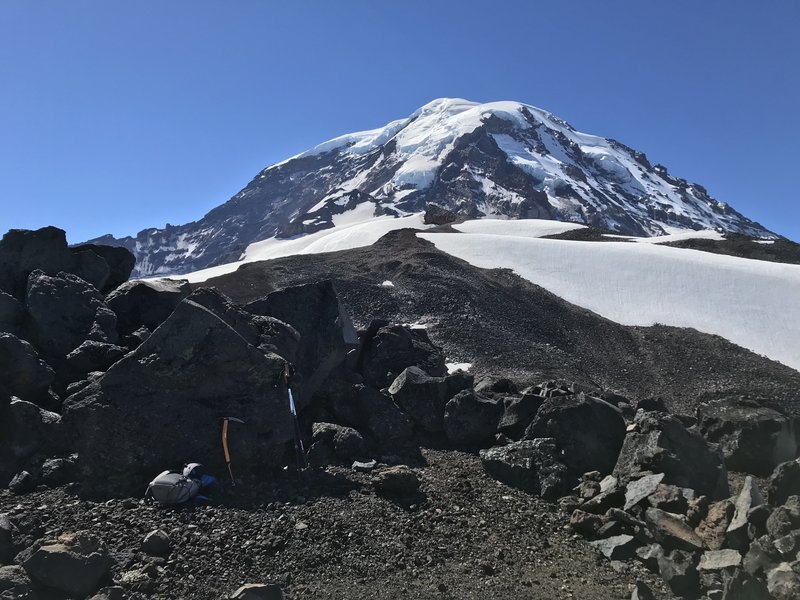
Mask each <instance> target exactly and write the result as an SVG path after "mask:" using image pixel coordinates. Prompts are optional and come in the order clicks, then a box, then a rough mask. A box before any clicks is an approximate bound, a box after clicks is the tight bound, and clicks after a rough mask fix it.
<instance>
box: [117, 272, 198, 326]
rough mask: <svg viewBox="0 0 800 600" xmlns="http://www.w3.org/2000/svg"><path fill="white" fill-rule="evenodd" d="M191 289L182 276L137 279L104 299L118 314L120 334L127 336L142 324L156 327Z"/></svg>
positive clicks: (121, 286)
mask: <svg viewBox="0 0 800 600" xmlns="http://www.w3.org/2000/svg"><path fill="white" fill-rule="evenodd" d="M191 293H192V288H191V287H190V286H189V282H188V281H186V280H185V279H179V280H176V279H155V280H151V281H143V280H137V281H128V282H126V283H123V284H122V285H120V286H119V287H118V288H116V289H115V290H114V291H112V292H111V293H110V294H108V296H106V302H107V303H108V306H109V307H110V308H111V310H113V311H114V312H115V313H116V315H117V330H118V331H119V333H120V335H124V336H127V335H130V334H131V333H133V332H134V331H136V330H137V329H139V328H140V327H142V326H144V327H147V329H149V330H150V331H153V330H154V329H156V328H157V327H158V326H159V325H161V323H163V322H164V321H165V320H166V319H167V317H169V316H170V314H172V311H173V310H175V307H176V306H178V303H180V301H181V300H183V299H184V298H186V297H187V296H188V295H189V294H191Z"/></svg>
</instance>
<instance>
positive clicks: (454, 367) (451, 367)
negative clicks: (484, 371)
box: [445, 362, 472, 375]
mask: <svg viewBox="0 0 800 600" xmlns="http://www.w3.org/2000/svg"><path fill="white" fill-rule="evenodd" d="M445 367H447V374H448V375H450V374H451V373H455V372H456V371H469V370H470V369H471V368H472V363H468V362H462V363H446V364H445Z"/></svg>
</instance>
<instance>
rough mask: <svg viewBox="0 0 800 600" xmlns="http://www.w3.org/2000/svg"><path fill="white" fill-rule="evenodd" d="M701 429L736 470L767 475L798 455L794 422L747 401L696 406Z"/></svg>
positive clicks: (729, 399) (730, 400)
mask: <svg viewBox="0 0 800 600" xmlns="http://www.w3.org/2000/svg"><path fill="white" fill-rule="evenodd" d="M697 419H698V428H699V430H700V433H702V434H703V437H705V438H706V439H707V440H708V441H709V442H712V443H715V444H719V447H720V450H722V454H723V455H724V456H725V464H726V465H727V467H728V468H729V469H731V470H734V471H744V472H745V473H753V474H755V475H768V474H769V473H770V472H772V470H773V469H774V468H775V466H777V465H778V464H779V463H781V462H784V461H787V460H791V459H793V458H795V457H796V456H797V454H798V440H797V433H796V432H795V428H794V423H793V422H792V421H791V419H789V418H788V417H786V416H784V415H782V414H781V413H779V412H778V411H776V410H772V409H771V408H767V407H765V406H761V405H759V404H758V403H756V402H753V401H748V400H745V399H733V398H721V399H718V400H714V401H712V402H705V403H703V404H701V405H700V406H698V407H697Z"/></svg>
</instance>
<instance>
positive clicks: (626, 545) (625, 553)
mask: <svg viewBox="0 0 800 600" xmlns="http://www.w3.org/2000/svg"><path fill="white" fill-rule="evenodd" d="M589 545H590V546H592V547H593V548H594V549H595V550H597V551H598V552H600V554H602V555H603V556H605V557H606V558H607V559H609V560H626V559H628V558H631V557H632V556H633V555H634V553H635V551H636V546H637V545H638V544H637V543H636V540H634V538H633V536H632V535H626V534H621V535H614V536H611V537H608V538H605V539H602V540H595V541H594V542H589Z"/></svg>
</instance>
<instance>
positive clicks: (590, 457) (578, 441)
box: [525, 394, 625, 475]
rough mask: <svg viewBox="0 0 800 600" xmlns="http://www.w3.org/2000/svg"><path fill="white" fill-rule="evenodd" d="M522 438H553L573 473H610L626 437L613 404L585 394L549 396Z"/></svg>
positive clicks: (623, 426) (620, 419)
mask: <svg viewBox="0 0 800 600" xmlns="http://www.w3.org/2000/svg"><path fill="white" fill-rule="evenodd" d="M525 437H526V438H527V439H533V438H553V439H555V441H556V444H557V446H558V448H559V449H560V450H561V451H562V452H563V457H562V462H563V463H564V464H565V465H566V466H567V467H568V468H569V469H570V470H571V472H572V473H573V474H575V475H580V474H582V473H585V472H587V471H600V472H601V473H610V472H611V470H612V469H613V468H614V464H615V463H616V462H617V456H619V451H620V448H622V442H623V440H624V439H625V421H624V419H623V418H622V415H621V414H620V412H619V410H618V409H617V408H616V407H614V406H612V405H611V404H609V403H608V402H605V401H604V400H600V399H598V398H592V397H591V396H586V395H585V394H575V395H572V396H566V397H560V398H558V397H556V398H548V399H547V400H545V402H544V404H542V406H541V408H539V411H538V412H537V413H536V418H535V419H534V420H533V423H531V425H530V426H529V427H528V429H527V431H526V432H525Z"/></svg>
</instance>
